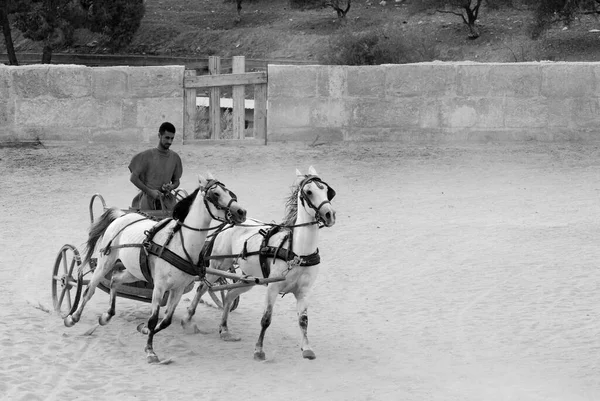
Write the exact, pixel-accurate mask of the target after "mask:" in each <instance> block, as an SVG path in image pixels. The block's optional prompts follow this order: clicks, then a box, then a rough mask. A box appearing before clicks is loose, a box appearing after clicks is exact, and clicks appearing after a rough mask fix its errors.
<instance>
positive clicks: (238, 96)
mask: <svg viewBox="0 0 600 401" xmlns="http://www.w3.org/2000/svg"><path fill="white" fill-rule="evenodd" d="M232 72H233V73H234V74H243V73H244V72H246V62H245V58H244V56H233V60H232ZM245 117H246V106H245V102H244V85H234V86H233V139H244V137H245V135H244V128H245V125H246V124H245V121H246V118H245Z"/></svg>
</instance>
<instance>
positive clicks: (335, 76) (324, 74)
mask: <svg viewBox="0 0 600 401" xmlns="http://www.w3.org/2000/svg"><path fill="white" fill-rule="evenodd" d="M346 68H347V67H345V66H325V67H321V68H319V69H318V70H317V96H318V97H326V98H333V99H339V98H342V97H345V96H347V92H348V90H347V86H348V85H347V76H346Z"/></svg>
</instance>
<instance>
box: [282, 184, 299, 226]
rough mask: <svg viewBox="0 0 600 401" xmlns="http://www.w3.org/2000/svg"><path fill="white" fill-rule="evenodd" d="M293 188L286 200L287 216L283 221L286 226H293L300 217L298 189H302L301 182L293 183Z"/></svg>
mask: <svg viewBox="0 0 600 401" xmlns="http://www.w3.org/2000/svg"><path fill="white" fill-rule="evenodd" d="M291 189H292V190H291V193H290V196H289V197H288V198H287V200H286V201H285V216H284V217H283V221H282V222H281V224H282V225H284V226H293V225H294V224H295V223H296V218H297V217H298V191H300V184H296V185H293V186H292V187H291Z"/></svg>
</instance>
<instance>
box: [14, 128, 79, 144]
mask: <svg viewBox="0 0 600 401" xmlns="http://www.w3.org/2000/svg"><path fill="white" fill-rule="evenodd" d="M13 132H14V135H15V139H17V140H29V141H31V140H36V139H40V140H41V141H85V140H87V139H88V138H89V128H85V127H60V126H44V127H34V126H17V127H15V129H14V131H13Z"/></svg>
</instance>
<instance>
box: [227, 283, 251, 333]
mask: <svg viewBox="0 0 600 401" xmlns="http://www.w3.org/2000/svg"><path fill="white" fill-rule="evenodd" d="M251 288H252V287H251V286H248V287H240V288H234V289H232V290H230V291H228V292H227V296H226V297H225V302H223V314H222V315H221V324H220V325H219V336H220V337H221V340H223V341H240V340H241V337H238V336H234V335H233V334H231V332H230V331H229V327H227V319H228V318H229V312H230V311H231V305H232V304H233V301H235V299H236V298H237V297H239V296H240V295H242V294H243V293H245V292H248V291H250V289H251Z"/></svg>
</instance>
